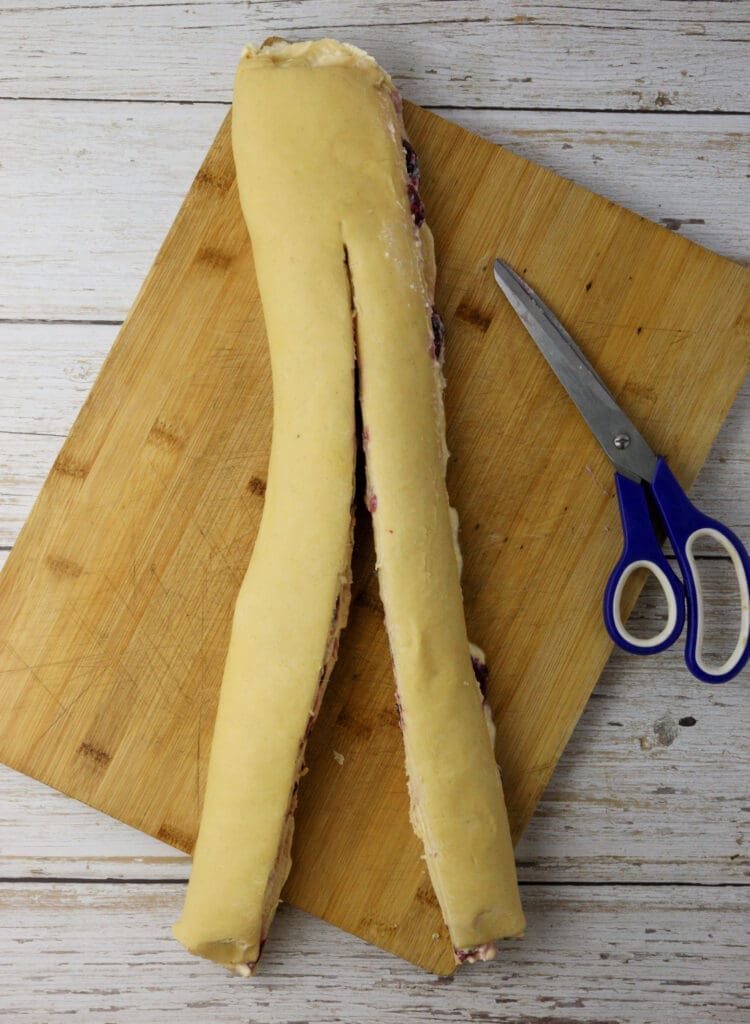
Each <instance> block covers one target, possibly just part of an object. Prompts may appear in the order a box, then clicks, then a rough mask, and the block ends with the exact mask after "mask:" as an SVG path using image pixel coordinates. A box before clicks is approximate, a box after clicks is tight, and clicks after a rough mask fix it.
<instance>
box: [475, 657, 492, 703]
mask: <svg viewBox="0 0 750 1024" xmlns="http://www.w3.org/2000/svg"><path fill="white" fill-rule="evenodd" d="M471 664H472V665H473V666H474V676H475V678H476V681H477V682H478V683H479V692H480V693H481V694H482V697H483V698H484V699H486V698H487V686H488V684H489V681H490V670H489V669H488V668H487V666H486V665H485V663H484V662H483V661H480V660H479V658H475V657H473V656H472V659H471Z"/></svg>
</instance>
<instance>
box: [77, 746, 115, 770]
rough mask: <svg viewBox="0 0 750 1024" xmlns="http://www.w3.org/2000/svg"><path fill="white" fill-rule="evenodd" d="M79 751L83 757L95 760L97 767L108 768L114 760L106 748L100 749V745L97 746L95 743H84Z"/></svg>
mask: <svg viewBox="0 0 750 1024" xmlns="http://www.w3.org/2000/svg"><path fill="white" fill-rule="evenodd" d="M78 753H79V754H80V755H81V756H82V757H86V758H88V759H89V760H90V761H93V762H94V764H95V765H96V767H97V768H106V767H107V765H108V764H109V762H110V761H111V760H112V755H111V754H108V753H107V752H106V751H105V750H100V749H99V747H95V746H94V744H93V743H82V744H81V745H80V747H79V748H78Z"/></svg>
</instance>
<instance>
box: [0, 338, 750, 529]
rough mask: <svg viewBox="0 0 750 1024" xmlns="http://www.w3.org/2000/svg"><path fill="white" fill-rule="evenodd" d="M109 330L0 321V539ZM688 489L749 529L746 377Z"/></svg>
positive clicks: (35, 486) (76, 404)
mask: <svg viewBox="0 0 750 1024" xmlns="http://www.w3.org/2000/svg"><path fill="white" fill-rule="evenodd" d="M117 331H118V326H117V325H107V324H7V323H6V324H3V323H0V352H2V353H3V359H2V361H0V396H2V398H3V400H2V401H0V440H2V445H0V546H5V547H10V546H11V545H12V544H13V543H14V541H15V539H16V537H17V536H18V532H19V530H20V529H21V527H22V526H23V524H24V522H25V521H26V518H27V517H28V515H29V513H30V512H31V508H32V506H33V503H34V501H35V499H36V497H37V495H38V493H39V491H40V489H41V487H42V484H43V483H44V480H45V478H46V476H47V474H48V473H49V471H50V469H51V468H52V464H53V463H54V461H55V458H56V457H57V454H58V452H59V450H60V448H61V446H62V442H63V439H64V437H65V436H66V434H67V432H68V431H69V430H70V428H71V426H72V425H73V421H74V419H75V416H76V413H77V412H78V410H79V408H80V406H81V404H82V403H83V401H84V399H85V397H86V395H87V394H88V392H89V389H90V387H91V385H92V384H93V382H94V379H95V377H96V374H97V373H98V371H99V369H100V367H101V365H102V363H103V362H104V358H105V356H106V354H107V352H108V351H109V349H110V347H111V346H112V343H113V342H114V339H115V337H116V335H117ZM6 396H7V400H6ZM691 494H692V496H693V498H694V500H695V501H696V502H697V503H698V505H699V506H700V507H702V508H705V509H706V511H710V512H711V514H712V515H715V516H718V518H719V519H721V520H722V521H723V522H726V523H731V525H732V526H733V528H735V529H737V530H739V531H740V532H741V533H742V534H743V536H745V537H748V535H750V380H748V381H746V382H745V384H744V385H743V387H742V389H741V390H740V392H739V394H738V396H737V400H736V401H735V402H734V404H733V405H732V408H731V409H730V410H729V414H728V416H727V419H726V421H725V423H724V425H723V427H722V429H721V431H720V433H719V435H718V437H717V438H716V441H715V443H714V445H713V447H712V448H711V451H710V453H709V456H708V458H707V460H706V463H705V465H704V466H703V469H702V470H701V472H700V474H699V475H698V478H697V480H696V481H695V483H694V485H693V488H692V490H691Z"/></svg>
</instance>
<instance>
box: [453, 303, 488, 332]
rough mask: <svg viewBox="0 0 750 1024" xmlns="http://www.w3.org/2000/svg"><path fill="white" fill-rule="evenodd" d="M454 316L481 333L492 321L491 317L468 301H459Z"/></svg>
mask: <svg viewBox="0 0 750 1024" xmlns="http://www.w3.org/2000/svg"><path fill="white" fill-rule="evenodd" d="M456 316H457V317H458V319H459V320H463V321H464V323H467V324H471V325H472V326H473V327H476V328H477V330H479V331H481V333H482V334H484V333H485V332H486V331H488V330H489V328H490V324H491V323H492V317H491V316H490V315H489V314H487V313H482V311H481V310H479V309H475V308H474V307H473V305H472V304H471V303H470V302H461V303H459V305H458V307H457V309H456Z"/></svg>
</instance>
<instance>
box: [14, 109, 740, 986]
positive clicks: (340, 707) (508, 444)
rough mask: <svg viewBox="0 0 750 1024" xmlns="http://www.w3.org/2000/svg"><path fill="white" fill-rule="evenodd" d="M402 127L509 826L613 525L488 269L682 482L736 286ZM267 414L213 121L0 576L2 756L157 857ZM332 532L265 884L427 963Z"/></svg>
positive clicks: (547, 186) (726, 390)
mask: <svg viewBox="0 0 750 1024" xmlns="http://www.w3.org/2000/svg"><path fill="white" fill-rule="evenodd" d="M407 117H408V124H409V129H410V132H411V133H412V137H413V141H414V143H415V146H416V148H417V150H418V152H419V153H420V158H421V163H422V169H423V195H424V199H425V203H426V205H427V210H428V219H429V222H430V226H431V228H432V229H433V232H434V234H435V237H436V244H437V252H438V265H439V280H438V305H439V308H440V309H441V311H442V312H443V315H444V318H445V320H446V323H447V328H448V343H447V362H446V375H447V378H448V389H447V392H446V403H447V413H448V432H449V445H450V447H451V450H452V452H453V459H452V461H451V465H450V471H449V487H450V491H451V495H452V498H453V501H454V503H455V504H456V505H457V507H458V510H459V512H460V514H461V522H462V547H463V550H464V556H465V569H464V592H465V597H466V606H467V620H468V623H469V628H470V635H471V636H472V638H473V639H474V640H475V641H476V642H477V643H479V644H480V645H481V646H483V647H484V648H485V650H486V652H487V655H488V660H489V663H490V667H491V671H492V683H491V694H490V695H491V700H492V703H493V708H494V711H495V715H496V719H497V722H498V745H497V751H498V758H499V760H500V762H501V764H502V767H503V779H504V784H505V789H506V795H507V799H508V804H509V811H510V814H511V818H512V823H513V827H514V832H515V834H516V835H518V834H520V831H521V830H522V828H523V825H524V824H525V822H526V821H527V820H528V817H529V815H530V814H531V812H532V810H533V808H534V806H535V804H536V801H537V800H538V798H539V796H540V794H541V792H542V790H543V789H544V786H545V784H546V781H547V779H548V778H549V775H550V774H551V772H552V769H553V767H554V765H555V763H556V761H557V759H558V757H559V755H560V753H561V751H562V748H563V747H564V745H565V742H566V740H567V738H568V736H569V734H570V732H571V731H572V728H573V726H574V724H575V722H576V719H577V718H578V715H579V714H580V711H581V709H582V707H583V705H584V704H585V701H586V699H587V697H588V695H589V693H590V691H591V689H592V687H593V685H594V684H595V682H596V679H597V677H598V675H599V673H600V671H601V668H602V666H603V665H604V662H605V660H606V658H607V655H608V653H609V649H610V644H609V640H608V638H607V636H606V633H605V631H604V628H603V625H602V622H601V611H600V602H601V592H602V588H603V586H604V582H605V579H606V576H607V573H608V571H609V569H610V568H611V565H612V563H613V561H614V560H615V558H616V557H617V554H618V552H619V547H620V535H619V526H618V517H617V511H616V503H615V500H614V492H613V486H612V473H611V469H610V466H609V464H608V463H607V461H606V459H605V457H604V455H603V454H602V453H600V452H599V450H598V448H597V446H596V443H595V442H594V441H593V439H592V438H591V437H590V435H589V434H588V431H587V428H586V427H585V426H584V424H583V423H582V421H580V419H579V417H578V414H577V413H576V411H575V409H574V408H573V407H572V405H570V403H569V402H568V401H567V399H566V397H565V395H564V393H563V392H562V390H561V389H560V387H559V385H558V384H557V382H556V381H555V379H554V378H553V376H552V374H551V372H550V371H549V370H548V368H547V367H546V364H544V362H543V360H542V358H541V357H540V356H539V355H538V354H537V352H536V350H535V348H534V346H533V343H532V342H531V341H530V339H529V338H528V337H527V336H526V334H525V331H524V329H523V328H522V327H521V325H520V324H519V322H518V321H517V319H516V318H515V315H514V314H513V313H512V311H511V310H510V307H509V306H508V305H507V304H506V303H505V300H504V299H503V298H502V296H501V295H500V294H499V292H498V291H497V289H496V287H495V285H494V282H493V279H492V272H491V270H492V259H493V258H494V256H495V255H499V256H502V257H504V258H505V259H507V260H508V261H509V262H510V263H511V264H512V265H514V266H515V267H516V268H517V269H519V270H520V271H521V272H522V273H524V274H525V276H527V277H528V279H529V281H530V283H531V284H532V285H533V286H534V287H535V288H537V289H538V290H539V292H540V294H541V295H542V296H543V297H544V298H545V299H546V300H547V301H548V302H549V303H550V305H551V306H552V307H553V308H554V309H555V311H556V312H557V313H558V315H560V317H561V319H562V320H563V322H564V323H566V325H567V326H568V327H569V328H570V329H571V331H572V333H573V334H574V336H575V337H576V339H577V340H578V341H579V342H580V344H581V345H582V347H583V349H584V351H586V352H587V353H588V354H589V355H590V356H591V357H592V359H593V360H594V361H595V363H596V366H597V368H598V369H599V370H600V372H601V373H602V374H603V376H604V377H605V379H606V380H607V381H608V383H609V384H610V386H611V387H612V389H613V391H614V392H615V394H616V395H617V396H618V398H619V399H620V400H621V402H622V404H623V405H624V406H625V408H626V410H627V411H628V412H629V413H630V415H631V416H632V417H633V418H634V419H635V420H636V421H637V422H638V424H639V426H641V427H642V430H643V433H644V434H645V436H646V437H647V438H648V439H649V440H650V441H651V442H652V444H653V446H654V447H655V448H656V449H658V450H659V451H661V452H664V453H665V454H666V455H668V456H669V458H670V461H671V463H672V465H673V467H674V468H675V470H676V472H677V474H678V476H679V477H680V479H681V481H682V482H683V484H686V485H687V484H689V483H690V482H691V481H692V479H693V477H694V476H695V474H696V473H697V471H698V469H699V467H700V465H701V463H702V462H703V459H704V458H705V455H706V454H707V452H708V449H709V447H710V444H711V442H712V440H713V438H714V436H715V434H716V432H717V431H718V428H719V425H720V423H721V421H722V419H723V417H724V415H725V413H726V411H727V410H728V408H729V405H730V404H731V401H732V399H733V397H734V394H735V392H736V390H737V388H738V387H739V385H740V383H741V381H742V379H743V376H744V374H745V373H746V371H747V365H748V359H749V356H750V343H749V341H748V330H747V327H748V296H749V286H748V275H747V274H746V272H744V271H743V270H741V269H740V268H739V267H736V266H734V265H733V264H730V263H728V262H727V261H725V260H723V259H721V258H719V257H717V256H714V255H713V254H710V253H708V252H706V251H705V250H702V249H700V248H698V247H696V246H694V245H691V244H690V243H688V242H686V241H684V240H683V239H681V238H679V237H677V236H675V235H674V234H671V233H669V232H667V231H665V230H663V229H660V228H657V227H655V226H654V225H652V224H651V223H649V222H647V221H645V220H643V219H642V218H639V217H637V216H635V215H633V214H629V213H627V212H625V211H624V210H622V209H620V208H619V207H617V206H615V205H614V204H612V203H609V202H607V201H605V200H603V199H601V198H598V197H596V196H593V195H591V194H590V193H588V192H586V191H584V190H583V189H580V188H578V187H576V186H574V185H572V184H570V183H569V182H566V181H564V180H563V179H561V178H559V177H557V176H555V175H553V174H551V173H549V172H546V171H544V170H542V169H540V168H538V167H536V166H535V165H533V164H530V163H528V162H526V161H524V160H522V159H521V158H518V157H515V156H513V155H511V154H510V153H508V152H506V151H505V150H502V149H501V148H499V147H496V146H493V145H491V144H490V143H487V142H485V141H483V140H481V139H480V138H478V137H477V136H473V135H471V134H469V133H467V132H465V131H464V130H462V129H460V128H457V127H456V126H454V125H451V124H449V123H448V122H445V121H443V120H441V119H439V118H437V117H435V116H434V115H430V114H427V113H426V112H424V111H422V110H419V109H418V108H414V107H412V108H409V109H408V110H407ZM270 403H271V387H270V377H269V367H268V359H267V353H266V348H265V337H264V329H263V319H262V312H261V310H260V307H259V302H258V295H257V290H256V286H255V281H254V275H253V273H252V264H251V252H250V245H249V241H248V239H247V235H246V231H245V227H244V223H243V221H242V218H241V215H240V211H239V204H238V200H237V194H236V188H235V184H234V170H233V165H232V158H231V148H230V142H229V132H228V124H226V123H225V125H224V127H223V128H222V130H221V131H220V133H219V136H218V137H217V140H216V142H215V143H214V146H213V147H212V150H211V152H210V153H209V156H208V158H207V160H206V162H205V164H204V165H203V167H202V168H201V170H200V172H199V174H198V176H197V178H196V181H195V183H194V185H193V187H192V189H191V192H190V194H189V195H188V198H187V199H186V201H185V204H184V206H183V208H182V210H181V212H180V214H179V216H178V218H177V220H176V222H175V225H174V226H173V228H172V230H171V231H170V233H169V235H168V237H167V239H166V241H165V243H164V245H163V247H162V250H161V251H160V253H159V255H158V257H157V260H156V262H155V264H154V267H153V268H152V271H151V273H150V274H149V277H148V278H147V281H146V283H145V284H144V286H143V289H142V290H141V293H140V295H139V296H138V299H137V301H136V303H135V305H134V307H133V310H132V311H131V313H130V315H129V317H128V319H127V320H126V322H125V324H124V325H123V328H122V331H121V333H120V336H119V338H118V341H117V343H116V344H115V347H114V348H113V350H112V352H111V354H110V356H109V357H108V359H107V362H106V363H105V366H104V368H103V370H102V373H101V375H100V377H99V379H98V381H97V383H96V385H95V386H94V389H93V391H92V393H91V395H90V396H89V398H88V400H87V402H86V403H85V405H84V407H83V409H82V411H81V414H80V416H79V418H78V420H77V421H76V424H75V426H74V428H73V431H72V432H71V435H70V437H69V438H68V440H67V442H66V444H65V446H64V447H63V450H62V452H61V453H60V456H59V457H58V459H57V461H56V463H55V465H54V467H53V469H52V472H51V474H50V476H49V478H48V480H47V483H46V484H45V487H44V489H43V491H42V493H41V495H40V497H39V500H38V501H37V504H36V506H35V508H34V511H33V513H32V516H31V518H30V520H29V522H28V523H27V525H26V526H25V527H24V529H23V531H22V533H21V536H20V538H19V541H18V543H17V545H16V547H15V548H14V550H13V552H12V553H11V555H10V557H9V559H8V562H7V565H6V568H5V570H4V571H3V574H2V577H0V673H1V674H0V758H1V759H2V760H4V761H6V762H7V763H8V764H10V765H12V766H13V767H15V768H18V769H20V770H21V771H24V772H27V773H28V774H30V775H33V776H35V777H37V778H40V779H43V780H44V781H46V782H48V783H50V784H52V785H54V786H56V787H58V788H59V789H61V790H63V791H64V792H66V793H70V794H71V795H74V796H76V797H78V798H79V799H82V800H85V801H86V802H88V803H90V804H93V805H94V806H96V807H99V808H101V809H102V810H104V811H106V812H107V813H109V814H112V815H114V816H115V817H118V818H121V819H122V820H124V821H127V822H129V823H130V824H132V825H135V826H136V827H138V828H142V829H144V830H145V831H148V832H150V833H152V834H153V835H156V836H159V837H160V838H162V839H165V840H166V841H168V842H171V843H172V844H174V845H175V846H178V847H180V848H182V849H189V848H190V846H191V844H192V842H193V839H194V837H195V833H196V829H197V824H198V816H199V809H200V801H201V795H202V787H203V780H204V775H205V767H206V760H207V755H208V750H209V747H210V741H211V729H212V723H213V715H214V711H215V705H216V697H217V692H218V686H219V683H220V680H221V672H222V667H223V660H224V654H225V648H226V643H227V640H228V633H229V625H230V619H231V612H232V607H233V602H234V598H235V595H236V591H237V588H238V586H239V583H240V580H241V578H242V575H243V573H244V570H245V567H246V565H247V562H248V559H249V555H250V551H251V548H252V543H253V538H254V536H255V532H256V529H257V525H258V522H259V518H260V513H261V510H262V503H263V490H264V480H265V468H266V464H267V457H268V449H269V444H270V422H271V404H270ZM709 511H710V510H709ZM358 519H359V521H358V527H357V543H356V555H355V569H354V574H355V581H354V601H353V607H352V614H351V619H350V624H349V626H348V628H347V631H346V634H345V638H344V642H343V643H342V649H341V656H340V661H339V664H338V666H337V669H336V671H335V673H334V676H333V678H332V681H331V684H330V687H329V691H328V694H327V697H326V701H325V704H324V707H323V711H322V713H321V716H320V719H319V722H318V725H317V727H316V729H315V731H314V733H313V737H312V740H311V743H310V747H309V751H308V763H309V765H310V774H309V775H308V776H307V778H306V779H305V780H304V782H303V784H302V788H301V794H300V808H299V811H298V827H297V833H296V840H295V851H294V852H295V866H294V869H293V872H292V876H291V878H290V880H289V883H288V885H287V888H286V892H285V896H286V898H287V899H289V900H290V901H291V902H293V903H295V904H297V905H298V906H301V907H303V908H305V909H307V910H309V911H311V912H312V913H315V914H317V915H319V916H321V917H324V918H325V919H327V920H329V921H332V922H333V923H335V924H337V925H339V926H341V927H343V928H346V929H348V930H350V931H353V932H356V933H357V934H360V935H362V936H364V937H365V938H367V939H369V940H371V941H373V942H376V943H378V944H379V945H381V946H384V947H385V948H388V949H391V950H393V951H394V952H395V953H398V954H399V955H401V956H404V957H406V958H407V959H410V960H413V961H414V962H417V963H419V964H421V965H423V966H425V967H428V968H429V969H431V970H435V971H439V972H449V971H451V970H452V967H453V965H452V956H451V953H450V947H449V943H448V941H447V935H446V932H445V929H444V927H443V926H442V922H441V920H440V916H439V912H438V909H437V904H436V901H435V898H434V895H433V893H432V890H431V888H430V884H429V880H428V877H427V873H426V870H425V869H424V866H423V862H422V860H421V858H420V854H421V848H420V846H419V843H418V842H417V840H416V838H415V837H414V836H413V834H412V831H411V828H410V825H409V822H408V815H407V797H406V787H405V779H404V770H403V753H402V746H401V737H400V733H399V728H398V720H397V716H396V711H395V705H394V693H393V683H392V678H391V670H390V662H389V657H388V647H387V640H386V636H385V631H384V629H383V625H382V610H381V607H380V603H379V599H378V594H377V581H376V578H375V575H374V569H373V558H372V546H371V538H370V533H369V526H368V522H367V514H366V512H365V511H364V509H363V508H361V507H360V509H359V510H358ZM334 752H336V753H337V754H341V755H343V764H339V761H340V758H334Z"/></svg>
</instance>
